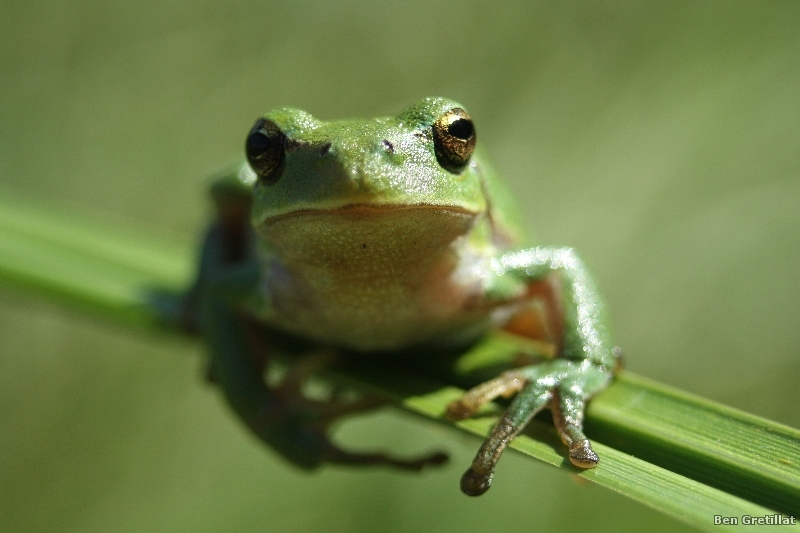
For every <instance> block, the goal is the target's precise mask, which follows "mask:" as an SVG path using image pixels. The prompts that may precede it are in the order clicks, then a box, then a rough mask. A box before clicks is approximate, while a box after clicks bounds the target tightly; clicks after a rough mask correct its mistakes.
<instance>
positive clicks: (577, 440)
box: [550, 389, 600, 468]
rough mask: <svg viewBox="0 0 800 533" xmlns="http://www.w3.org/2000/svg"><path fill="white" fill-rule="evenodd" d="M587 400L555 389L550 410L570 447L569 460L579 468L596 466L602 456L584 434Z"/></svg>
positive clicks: (561, 435) (557, 428)
mask: <svg viewBox="0 0 800 533" xmlns="http://www.w3.org/2000/svg"><path fill="white" fill-rule="evenodd" d="M585 409H586V401H585V400H584V399H583V398H581V397H580V396H574V395H570V394H564V393H563V392H561V391H560V390H559V389H555V390H554V391H553V399H552V403H551V406H550V410H551V411H552V413H553V423H554V424H555V426H556V431H558V434H559V436H560V437H561V441H562V442H563V443H564V444H566V445H567V446H568V447H569V461H570V462H571V463H572V464H573V465H575V466H577V467H578V468H594V467H595V466H597V463H599V462H600V458H599V457H598V456H597V454H596V453H595V452H594V450H592V444H591V443H590V442H589V439H587V438H586V435H584V434H583V412H584V410H585Z"/></svg>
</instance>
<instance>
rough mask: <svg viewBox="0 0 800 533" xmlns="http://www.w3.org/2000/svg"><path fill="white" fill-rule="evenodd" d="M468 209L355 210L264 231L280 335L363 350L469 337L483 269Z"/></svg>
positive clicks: (476, 318)
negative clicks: (285, 333) (473, 241)
mask: <svg viewBox="0 0 800 533" xmlns="http://www.w3.org/2000/svg"><path fill="white" fill-rule="evenodd" d="M480 216H481V215H480V214H479V213H477V214H476V213H473V212H471V211H468V210H466V209H463V208H461V207H449V206H435V205H412V206H408V205H406V206H375V205H360V204H359V205H349V206H347V207H341V208H338V207H337V208H334V209H330V210H323V209H308V210H301V211H295V212H292V213H289V214H286V215H279V216H275V217H274V218H272V219H270V220H269V221H268V222H267V223H266V224H264V225H262V226H260V227H259V228H258V230H259V233H260V234H261V236H262V237H263V240H264V244H265V248H264V250H263V251H264V255H263V256H262V261H263V265H264V266H263V268H264V272H265V274H264V276H263V279H264V288H263V290H264V292H265V293H267V294H268V295H269V300H270V306H271V310H272V311H273V313H272V314H271V315H270V316H271V318H270V319H269V321H270V322H271V323H272V325H273V326H275V327H277V328H279V329H284V330H286V331H290V332H293V333H296V334H299V335H302V336H304V337H308V338H313V339H316V340H318V341H321V342H324V343H328V344H332V345H336V346H346V347H349V348H352V349H356V350H361V351H372V350H392V349H397V348H399V347H403V346H411V345H415V344H421V343H425V342H429V341H431V340H432V339H441V338H444V337H448V336H450V335H461V334H462V333H463V332H465V331H469V332H472V331H473V329H474V328H475V327H477V326H481V327H483V326H482V324H483V323H484V322H485V321H486V318H485V315H486V313H485V311H480V312H479V310H478V309H477V308H476V306H475V305H474V302H476V301H478V300H479V298H480V294H481V293H482V286H483V285H482V284H483V281H482V276H481V274H480V272H482V270H483V269H477V268H473V267H474V266H475V261H476V260H477V259H476V253H475V251H474V250H471V247H470V246H469V245H468V240H469V235H470V233H471V232H472V231H473V229H474V228H475V227H476V224H477V221H478V220H479V219H480Z"/></svg>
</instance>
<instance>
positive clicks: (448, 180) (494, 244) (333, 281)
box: [184, 98, 617, 495]
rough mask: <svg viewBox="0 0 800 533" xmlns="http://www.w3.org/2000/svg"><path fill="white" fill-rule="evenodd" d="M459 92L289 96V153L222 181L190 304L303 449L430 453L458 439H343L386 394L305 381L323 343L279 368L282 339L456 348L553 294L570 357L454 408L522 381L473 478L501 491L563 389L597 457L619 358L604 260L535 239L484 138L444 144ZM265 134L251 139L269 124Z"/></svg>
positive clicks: (344, 457)
mask: <svg viewBox="0 0 800 533" xmlns="http://www.w3.org/2000/svg"><path fill="white" fill-rule="evenodd" d="M454 109H457V110H459V111H460V110H461V109H463V108H461V106H460V105H459V104H457V103H455V102H453V101H450V100H447V99H443V98H426V99H424V100H421V101H419V102H417V103H415V104H414V105H412V106H411V107H409V108H408V109H407V110H405V111H403V112H402V113H400V114H399V115H397V116H395V117H387V118H378V119H369V120H353V121H337V122H321V121H319V120H317V119H315V118H314V117H312V116H311V115H309V114H308V113H305V112H303V111H299V110H295V109H279V110H275V111H271V112H269V113H267V114H266V115H265V116H264V119H267V120H269V121H271V123H272V124H274V125H275V126H277V128H278V129H279V130H280V132H281V133H282V135H283V137H281V138H280V141H279V142H278V145H280V147H279V150H280V153H281V154H282V157H283V159H282V160H281V163H280V165H279V170H278V171H275V172H273V173H271V174H269V175H266V176H265V175H263V174H264V172H262V171H259V170H258V169H259V166H258V162H256V163H253V158H252V157H251V159H250V162H251V166H253V168H256V170H257V172H258V173H259V174H258V175H256V173H254V172H253V170H251V168H250V167H249V166H247V165H246V164H245V165H243V166H241V167H239V168H238V169H237V170H235V171H233V172H231V173H229V174H228V175H226V176H223V177H222V178H221V179H220V180H218V181H217V183H216V184H215V185H214V187H213V188H212V196H213V197H214V199H215V201H216V204H217V210H218V219H217V221H216V222H215V224H214V225H213V226H212V227H211V229H210V230H209V233H208V236H207V238H206V241H205V244H204V247H203V252H202V258H201V265H200V273H199V276H198V281H197V283H196V285H195V287H194V288H193V289H192V290H191V291H190V293H189V296H188V298H187V304H186V309H185V313H184V315H185V316H184V319H185V322H186V324H187V326H188V327H194V328H197V329H201V330H202V331H203V332H204V334H205V336H206V338H207V339H208V344H209V346H210V352H211V356H210V363H209V379H210V380H211V381H213V382H214V383H216V384H217V385H218V386H219V387H220V388H221V389H222V391H223V393H224V395H225V397H226V399H227V401H228V402H229V404H230V405H231V407H232V408H233V409H234V410H235V411H236V413H237V414H238V415H239V416H240V417H241V418H242V420H243V421H244V422H245V423H246V424H247V425H248V427H249V428H250V429H251V430H252V431H253V432H254V433H255V434H256V435H258V437H259V438H261V439H262V440H263V441H264V442H265V443H266V444H268V445H269V446H271V447H272V448H274V449H275V450H276V451H278V452H279V453H280V454H282V455H283V456H284V457H286V458H287V459H288V460H290V461H291V462H293V463H295V464H297V465H299V466H301V467H304V468H314V467H316V466H318V465H320V464H323V463H344V464H352V465H364V464H389V465H393V466H396V467H400V468H407V469H414V470H418V469H420V468H422V467H424V466H425V465H429V464H437V463H441V462H443V461H444V460H446V456H444V455H443V454H435V455H432V456H429V457H423V458H420V459H416V460H400V459H396V458H393V457H390V456H387V455H384V454H378V453H370V454H363V453H353V452H348V451H345V450H341V449H340V448H338V447H337V446H336V445H334V444H333V443H332V442H331V441H330V440H329V439H328V436H327V428H328V426H329V424H330V423H331V422H333V421H334V420H335V419H337V418H338V417H340V416H342V415H344V414H348V413H351V412H355V411H360V410H364V409H366V408H369V407H372V406H374V405H375V402H374V401H373V400H372V399H370V398H366V399H364V400H361V401H355V402H353V401H350V402H345V401H343V400H341V399H340V398H337V397H333V398H331V399H330V400H328V401H321V400H313V399H309V398H306V397H305V396H304V395H303V394H302V392H301V387H302V384H303V382H304V380H305V379H306V378H307V377H308V376H309V374H310V373H312V372H313V371H314V370H316V369H318V368H319V367H320V366H323V365H324V364H325V361H326V357H325V356H319V355H317V356H311V357H307V358H306V359H303V360H301V362H300V363H298V364H297V365H296V366H294V367H293V368H291V369H290V370H289V371H288V372H287V374H286V376H285V377H284V378H283V380H282V382H281V383H280V384H279V385H274V384H268V383H267V382H266V380H265V370H266V369H267V366H268V362H269V355H270V351H271V350H270V346H271V345H273V344H274V343H275V342H277V341H275V339H277V338H278V337H281V336H288V337H291V338H299V339H305V340H308V341H309V343H310V345H313V346H316V347H325V348H327V350H328V352H330V350H335V349H340V350H341V351H350V352H353V351H355V352H362V353H364V354H371V355H374V356H376V357H378V356H380V355H381V354H387V353H392V352H398V351H401V350H409V349H412V350H413V349H416V348H417V347H419V348H425V350H427V351H428V352H434V353H435V351H436V350H437V349H440V348H441V349H442V350H444V349H447V350H450V351H452V350H453V349H458V348H462V347H467V346H469V345H470V344H471V343H474V342H475V341H476V340H478V339H479V338H480V337H481V336H482V335H484V334H485V333H486V332H487V331H488V330H489V329H490V328H493V327H498V326H502V325H503V324H504V323H507V322H508V321H509V320H510V319H511V318H512V317H514V316H516V315H517V314H519V313H521V312H523V311H524V310H526V309H531V308H532V307H531V306H532V304H533V303H536V302H537V301H538V302H539V303H538V309H540V310H541V309H542V308H545V309H547V310H549V312H548V318H546V320H544V322H546V323H547V324H549V326H550V327H549V331H550V333H551V337H555V338H550V339H549V342H551V344H552V346H553V347H554V351H555V356H556V357H554V358H552V359H550V360H546V361H544V362H540V363H538V364H534V365H529V366H523V367H520V368H516V369H513V370H510V371H508V372H506V373H504V374H502V375H501V376H500V377H498V378H496V379H494V380H491V381H489V382H486V383H484V384H482V385H479V386H477V387H475V388H473V389H472V390H470V391H468V392H467V393H465V395H464V396H463V397H462V398H461V399H460V400H459V401H456V402H454V403H453V404H451V405H450V408H449V410H448V415H449V416H450V417H451V418H454V419H461V418H466V417H469V416H471V415H472V414H473V413H475V412H476V411H477V410H478V409H479V408H480V407H481V405H483V404H484V403H486V402H488V401H491V400H492V399H494V398H497V397H499V396H503V397H511V396H512V395H514V399H513V401H512V402H511V405H510V406H509V407H508V409H507V411H506V412H505V414H504V415H503V417H502V419H501V420H500V421H499V422H498V424H497V426H496V427H495V428H494V430H493V431H492V432H491V433H490V435H489V436H488V437H487V438H486V440H485V441H484V443H483V445H482V446H481V449H480V450H479V452H478V454H477V456H476V458H475V460H474V462H473V464H472V466H471V467H470V468H469V470H467V472H466V473H465V474H464V477H463V478H462V482H461V487H462V490H463V491H464V492H465V493H467V494H470V495H479V494H482V493H483V492H485V491H486V490H487V489H488V488H489V486H490V485H491V481H492V475H493V473H494V468H495V465H496V463H497V461H498V460H499V457H500V454H501V453H502V451H503V450H504V449H505V447H506V446H507V445H508V443H509V442H510V441H511V440H512V439H513V438H514V437H515V436H516V435H517V434H518V433H519V432H520V431H522V429H523V428H524V427H525V425H526V424H527V423H528V421H529V420H530V419H531V418H532V417H533V416H534V415H535V414H536V413H537V412H538V411H539V410H541V409H542V408H546V407H547V408H550V409H551V410H552V411H553V415H554V416H553V418H554V420H555V425H556V428H557V429H558V432H559V434H560V435H561V438H562V440H563V441H564V443H565V444H566V445H567V447H568V448H569V458H570V460H571V461H572V462H573V463H574V464H575V465H577V466H579V467H582V468H590V467H593V466H595V465H596V464H597V461H598V458H597V455H595V453H594V452H593V451H592V449H591V446H590V444H589V441H588V440H587V439H586V437H585V436H584V434H583V433H582V430H581V427H582V419H583V413H584V408H585V404H586V401H587V400H588V399H589V398H590V397H591V396H593V395H594V394H595V393H597V392H598V391H599V390H601V389H602V388H604V387H605V386H606V385H607V384H608V383H609V381H610V380H611V379H612V375H613V372H614V369H615V368H616V366H617V361H616V357H615V352H614V350H613V349H612V346H611V344H610V342H609V338H608V333H607V328H606V326H605V323H604V316H603V314H604V313H603V308H602V305H601V303H600V301H599V299H598V296H597V293H596V291H595V289H594V285H593V283H592V281H591V277H590V275H589V273H588V272H587V270H586V268H585V267H584V266H583V263H582V262H581V260H580V259H579V258H578V256H577V255H576V254H575V253H574V251H573V250H572V249H570V248H547V247H531V248H521V247H520V243H522V242H523V232H522V230H521V229H520V224H519V223H518V220H517V216H516V211H515V209H514V206H513V203H512V202H511V195H510V194H509V193H508V192H507V191H506V189H505V188H504V186H503V185H502V183H501V182H500V180H499V179H498V178H497V176H496V175H495V173H494V171H493V170H492V169H491V167H489V166H487V165H486V163H485V162H484V161H483V160H482V158H481V156H480V154H479V153H472V148H471V147H470V148H469V149H468V151H467V154H466V155H467V157H468V159H467V160H466V161H457V162H456V164H455V165H454V164H453V162H452V161H451V160H449V159H448V157H450V156H451V155H452V154H450V153H449V152H448V149H446V148H445V149H439V148H437V146H438V145H436V142H435V141H434V139H435V138H436V136H437V132H436V128H435V124H436V123H437V121H439V120H440V119H441V118H442V117H445V116H448V113H451V111H452V110H454ZM465 116H466V115H465ZM467 120H469V119H468V117H467ZM469 124H470V129H469V132H473V133H472V135H473V137H472V141H473V143H474V130H472V129H471V121H469ZM257 127H258V123H257V125H256V128H257ZM254 131H255V129H254ZM276 131H277V130H276ZM252 135H253V132H251V137H252ZM251 137H248V143H251V142H256V141H258V139H256V141H253V140H252V139H251ZM256 144H257V143H256ZM248 150H250V145H249V144H248ZM442 154H444V155H442ZM248 155H250V152H248ZM462 155H463V154H462ZM443 165H445V167H448V168H449V169H448V168H444V167H443ZM251 203H252V208H251ZM248 218H249V219H250V222H251V224H250V223H248V222H247V219H248ZM536 287H539V288H541V287H545V288H548V290H545V291H542V290H538V291H537V290H532V288H536ZM543 295H544V296H543ZM548 295H549V296H548ZM542 301H543V302H544V305H542ZM287 334H288V335H287ZM301 349H304V348H297V350H298V351H299V350H301ZM316 353H319V352H316Z"/></svg>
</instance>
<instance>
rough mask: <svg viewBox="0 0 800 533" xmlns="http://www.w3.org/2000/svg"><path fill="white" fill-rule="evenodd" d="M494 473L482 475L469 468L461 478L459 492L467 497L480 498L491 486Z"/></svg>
mask: <svg viewBox="0 0 800 533" xmlns="http://www.w3.org/2000/svg"><path fill="white" fill-rule="evenodd" d="M493 476H494V472H488V473H482V472H478V471H477V470H475V468H474V467H470V469H469V470H467V471H466V472H464V475H463V476H461V492H463V493H464V494H466V495H467V496H480V495H481V494H483V493H484V492H486V491H487V490H489V488H491V486H492V477H493Z"/></svg>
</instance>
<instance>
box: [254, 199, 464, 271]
mask: <svg viewBox="0 0 800 533" xmlns="http://www.w3.org/2000/svg"><path fill="white" fill-rule="evenodd" d="M477 218H478V213H475V212H473V211H469V210H467V209H464V208H462V207H458V206H440V205H427V204H423V205H402V206H397V205H368V204H351V205H347V206H343V207H336V208H332V209H300V210H297V211H292V212H289V213H284V214H280V215H276V216H274V217H271V218H267V219H266V220H264V222H263V223H262V224H260V225H259V226H258V232H259V234H260V235H261V236H262V238H264V240H266V241H267V242H268V243H269V244H270V245H271V247H272V248H273V249H274V250H275V252H277V253H278V254H279V255H280V256H281V257H282V258H284V259H288V260H291V259H296V260H298V261H308V260H315V261H319V260H320V259H321V258H322V257H323V256H326V257H330V258H336V260H337V261H344V262H349V261H350V260H358V258H359V257H361V258H362V260H363V257H364V254H365V253H368V254H369V255H370V256H371V258H372V259H375V260H381V257H383V260H386V261H391V262H397V261H398V260H399V258H400V256H403V258H404V260H405V259H409V258H415V257H416V258H419V257H421V256H423V255H426V254H428V255H430V254H437V253H438V252H441V251H442V250H444V249H447V248H448V247H449V244H450V243H452V242H453V241H455V240H456V239H458V238H459V237H462V236H464V235H466V234H468V233H469V232H470V230H471V229H472V228H473V226H474V225H475V221H476V219H477Z"/></svg>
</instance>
